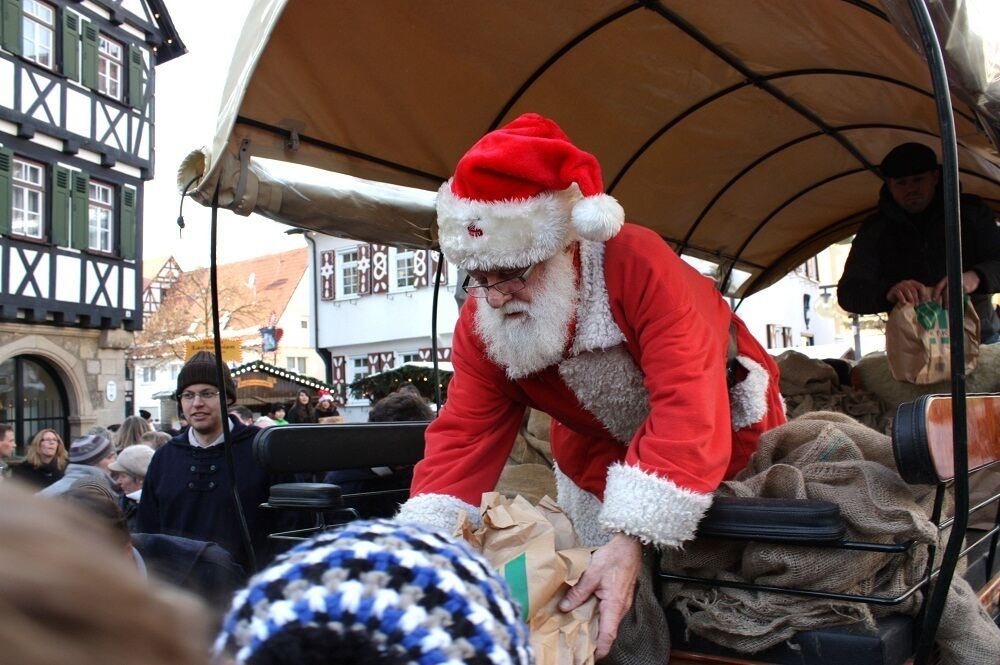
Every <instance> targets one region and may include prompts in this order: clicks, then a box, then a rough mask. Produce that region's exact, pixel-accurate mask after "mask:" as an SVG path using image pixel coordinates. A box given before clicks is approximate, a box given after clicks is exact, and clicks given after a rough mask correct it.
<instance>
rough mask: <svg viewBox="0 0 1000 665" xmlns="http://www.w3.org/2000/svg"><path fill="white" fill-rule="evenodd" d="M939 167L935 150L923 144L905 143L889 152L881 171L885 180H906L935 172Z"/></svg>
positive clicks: (880, 167)
mask: <svg viewBox="0 0 1000 665" xmlns="http://www.w3.org/2000/svg"><path fill="white" fill-rule="evenodd" d="M937 167H938V160H937V155H936V154H935V153H934V151H933V150H931V149H930V148H928V147H927V146H925V145H924V144H923V143H903V144H901V145H898V146H896V147H895V148H893V149H892V150H890V151H889V154H887V155H886V156H885V158H884V159H883V160H882V164H881V165H880V166H879V170H880V171H881V172H882V177H883V178H905V177H907V176H911V175H917V174H918V173H927V172H928V171H934V170H936V169H937Z"/></svg>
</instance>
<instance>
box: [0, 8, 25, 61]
mask: <svg viewBox="0 0 1000 665" xmlns="http://www.w3.org/2000/svg"><path fill="white" fill-rule="evenodd" d="M0 2H3V6H2V7H0V22H2V25H0V43H2V44H3V48H4V50H6V51H10V52H11V53H15V54H17V55H20V54H21V0H0Z"/></svg>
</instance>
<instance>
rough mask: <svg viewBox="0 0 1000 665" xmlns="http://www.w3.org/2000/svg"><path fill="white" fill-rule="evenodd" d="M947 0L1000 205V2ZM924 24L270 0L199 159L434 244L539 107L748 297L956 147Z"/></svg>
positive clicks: (972, 152) (326, 225)
mask: <svg viewBox="0 0 1000 665" xmlns="http://www.w3.org/2000/svg"><path fill="white" fill-rule="evenodd" d="M928 4H929V5H930V8H931V11H932V14H933V16H934V18H935V22H936V28H937V31H938V34H939V38H940V39H941V41H942V44H943V45H944V47H945V48H946V56H947V64H948V68H949V77H950V80H951V83H952V87H953V103H954V106H955V122H956V126H957V135H958V153H959V161H960V168H961V180H962V187H963V190H964V191H965V192H967V193H972V194H977V195H979V196H982V197H983V198H984V199H986V200H987V202H988V203H990V205H992V206H994V207H995V208H1000V157H998V154H997V152H996V148H995V146H996V145H997V138H998V136H1000V35H998V34H997V31H1000V18H998V17H997V6H996V5H997V3H995V2H994V1H993V0H949V1H948V2H945V3H942V2H939V1H935V2H929V3H928ZM991 13H992V20H991ZM913 25H914V24H913V22H912V18H911V17H910V10H909V8H908V3H907V2H906V0H881V1H877V0H810V1H809V2H775V1H774V0H743V1H741V2H723V1H706V0H661V1H660V2H655V1H641V2H632V1H627V0H572V1H562V2H559V1H553V2H535V1H534V0H519V1H518V0H515V1H510V2H493V1H491V0H468V1H465V2H461V3H456V2H450V1H449V2H446V1H443V0H441V1H429V2H420V3H415V2H411V1H409V0H380V1H379V2H368V3H362V2H328V1H327V0H257V1H256V2H255V4H254V6H253V8H252V9H251V11H250V15H249V18H248V19H247V22H246V25H245V27H244V32H243V35H242V38H241V40H240V42H239V44H238V46H237V49H236V53H235V56H234V59H233V62H232V65H231V70H230V74H229V79H228V81H227V84H226V89H225V95H224V101H223V105H222V109H221V112H220V116H219V121H218V131H217V134H216V136H215V139H214V142H213V143H212V145H211V146H210V147H208V148H206V149H204V150H201V151H197V152H195V153H192V155H191V156H190V157H189V158H188V160H187V161H186V162H185V164H184V165H183V166H182V168H181V171H180V174H179V180H180V183H181V186H185V185H189V184H190V185H191V186H192V191H193V192H194V196H195V198H196V199H197V200H199V201H200V202H202V203H204V204H206V205H207V204H210V203H211V201H212V199H213V196H214V195H216V193H217V195H218V200H219V203H220V205H221V206H223V207H227V208H231V209H233V210H235V211H237V212H239V213H242V214H250V213H251V212H258V213H260V214H263V215H265V216H268V217H270V218H273V219H276V220H279V221H282V222H285V223H288V224H292V225H295V226H299V227H302V228H306V229H312V230H316V231H321V232H323V233H328V234H332V235H337V236H342V237H349V238H355V239H358V240H362V241H370V242H379V243H385V244H392V245H410V246H417V247H434V246H435V225H434V211H433V197H434V194H433V192H434V191H435V190H436V189H437V188H438V186H439V185H440V184H441V183H442V182H444V181H445V180H446V179H447V178H448V177H449V175H450V174H451V173H452V171H453V169H454V166H455V163H456V162H457V160H458V159H459V157H460V156H461V155H462V154H463V153H464V151H465V150H466V149H467V148H468V147H469V146H470V145H471V144H472V143H473V142H475V141H476V140H477V139H478V138H479V137H480V136H481V135H482V134H484V133H485V132H487V131H489V130H491V129H494V128H496V127H499V126H500V125H502V124H504V123H505V122H507V121H509V120H511V119H513V118H515V117H517V116H518V115H520V114H521V113H524V112H527V111H534V112H538V113H541V114H543V115H546V116H549V117H551V118H553V119H555V120H556V121H557V122H558V123H559V124H560V125H561V126H562V127H563V129H564V130H566V132H567V133H568V134H569V136H570V137H571V139H572V140H573V141H574V143H576V144H577V145H579V146H580V147H581V148H583V149H585V150H588V151H590V152H593V153H594V154H595V155H597V157H598V159H599V160H600V162H601V164H602V165H603V169H604V182H605V187H606V189H607V191H608V192H609V193H611V194H612V195H613V196H615V197H616V198H617V199H618V200H619V201H620V202H621V203H622V205H623V206H624V208H625V211H626V216H627V218H628V219H629V220H630V221H633V222H636V223H639V224H643V225H645V226H647V227H650V228H652V229H654V230H655V231H657V232H658V233H659V234H660V235H662V236H663V237H664V238H665V239H667V240H668V241H669V242H670V243H671V244H672V245H673V246H674V247H675V248H676V249H677V251H679V252H682V253H684V254H686V255H690V256H694V257H697V258H699V259H702V260H705V261H707V262H708V263H703V264H702V265H703V266H704V267H707V269H708V270H709V271H711V270H714V272H715V274H716V276H717V278H718V281H719V283H720V287H724V288H726V290H727V291H729V292H731V293H735V294H738V295H747V294H749V293H752V292H754V291H757V290H759V289H761V288H764V287H765V286H767V285H769V284H771V283H773V282H774V281H775V280H777V279H778V278H780V277H781V276H782V275H783V274H785V273H786V272H787V271H788V270H789V269H791V268H793V267H794V266H796V265H798V264H800V263H802V262H803V261H804V260H805V259H807V258H808V257H810V256H812V255H813V254H815V253H816V252H818V251H819V250H821V249H823V248H824V247H826V246H827V245H829V244H830V243H832V242H835V241H837V240H841V239H844V238H846V237H849V236H850V235H851V234H852V233H854V232H855V230H856V229H857V226H858V224H859V223H860V221H861V220H862V219H863V218H864V216H865V215H867V214H869V213H870V212H871V211H872V210H873V209H874V206H875V202H876V200H877V195H878V189H879V186H880V180H879V178H878V175H877V171H876V168H875V167H876V166H877V164H878V163H879V161H880V160H881V158H882V157H883V155H884V154H885V153H886V152H887V151H888V150H890V149H891V148H892V147H893V146H895V145H897V144H899V143H902V142H905V141H920V142H924V143H926V144H928V145H931V146H933V147H935V148H937V147H938V145H939V139H938V122H937V116H936V111H935V105H934V100H933V95H932V88H931V82H930V77H929V74H928V71H927V65H926V63H925V62H924V61H923V59H922V55H921V53H920V49H919V46H918V44H919V40H917V39H916V37H915V35H916V31H915V28H914V27H913ZM990 30H992V31H994V32H993V33H992V34H990V33H989V32H988V31H990ZM991 141H992V143H991ZM303 167H312V168H303ZM337 174H346V175H348V176H353V177H355V178H362V179H364V182H358V181H354V180H350V179H345V178H343V177H341V176H339V175H337ZM411 188H413V189H411Z"/></svg>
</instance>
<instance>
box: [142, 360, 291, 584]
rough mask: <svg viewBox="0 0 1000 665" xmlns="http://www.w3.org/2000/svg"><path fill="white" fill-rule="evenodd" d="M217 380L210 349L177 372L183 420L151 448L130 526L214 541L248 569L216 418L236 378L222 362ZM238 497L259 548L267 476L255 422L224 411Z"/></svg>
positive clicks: (219, 419)
mask: <svg viewBox="0 0 1000 665" xmlns="http://www.w3.org/2000/svg"><path fill="white" fill-rule="evenodd" d="M222 369H223V372H222V373H223V383H222V385H221V386H220V385H219V380H218V373H217V369H216V363H215V355H214V354H212V353H208V352H207V351H199V352H198V353H196V354H194V355H193V356H191V358H190V359H189V360H188V361H187V362H186V363H185V364H184V367H183V368H181V371H180V373H179V374H178V375H177V392H176V398H177V401H178V402H179V404H180V408H181V410H182V411H183V413H184V417H185V418H187V420H188V422H189V423H190V424H191V426H190V427H188V428H187V429H186V430H182V431H181V433H180V434H178V435H177V436H175V437H174V438H172V439H171V440H170V441H169V442H168V443H166V444H164V445H163V447H161V448H160V449H159V450H157V451H156V453H155V454H154V455H153V459H152V461H150V463H149V468H148V469H147V470H146V479H145V482H144V483H143V488H142V501H140V502H139V512H138V530H139V531H140V532H141V533H164V534H167V535H171V536H183V537H185V538H191V539H194V540H204V541H208V542H214V543H217V544H218V545H221V546H222V547H223V548H225V549H226V550H227V551H228V552H229V553H230V554H231V555H232V556H233V558H234V559H235V560H236V561H237V562H238V563H239V564H240V565H242V566H243V567H244V568H247V569H248V566H247V564H248V562H249V556H248V553H247V552H246V551H245V548H244V545H243V538H242V535H241V533H240V521H239V517H238V516H237V514H236V510H235V508H234V506H233V497H232V485H231V484H230V481H229V474H228V472H227V469H226V458H225V447H224V445H223V434H222V418H223V414H224V413H226V411H228V408H227V407H228V406H229V405H232V404H233V403H234V402H235V401H236V384H235V383H234V382H233V379H232V376H230V374H229V369H228V368H227V367H225V366H223V368H222ZM226 417H228V418H229V430H230V432H231V434H232V446H233V457H234V458H235V461H236V474H235V475H236V479H237V485H238V489H239V493H240V500H241V502H242V505H243V510H244V512H245V514H246V521H247V526H248V527H249V529H250V535H251V539H252V541H253V545H254V549H255V550H256V551H258V552H261V551H264V550H265V546H266V544H267V542H266V541H267V534H268V528H269V524H268V520H267V518H266V516H265V515H264V514H263V513H262V511H261V510H260V507H259V506H260V504H261V503H264V502H265V501H266V500H267V496H268V490H269V488H270V485H271V478H270V476H269V475H268V474H267V473H266V472H265V471H264V470H263V469H261V468H260V467H259V466H258V465H257V463H256V462H255V461H254V459H253V449H252V448H253V446H252V444H253V438H254V436H255V435H256V434H257V432H259V431H260V430H259V428H257V427H253V426H252V425H251V426H248V425H244V424H243V423H241V422H240V421H239V420H238V419H237V418H235V417H233V416H229V415H227V416H226Z"/></svg>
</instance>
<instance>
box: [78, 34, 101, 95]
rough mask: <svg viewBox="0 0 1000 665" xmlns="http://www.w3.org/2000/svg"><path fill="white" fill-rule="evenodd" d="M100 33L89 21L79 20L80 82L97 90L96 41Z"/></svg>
mask: <svg viewBox="0 0 1000 665" xmlns="http://www.w3.org/2000/svg"><path fill="white" fill-rule="evenodd" d="M99 38H100V33H99V32H98V31H97V28H96V27H94V24H93V23H91V22H90V21H80V82H81V83H83V84H84V85H85V86H87V87H88V88H90V89H91V90H97V42H98V40H99Z"/></svg>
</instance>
